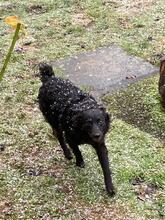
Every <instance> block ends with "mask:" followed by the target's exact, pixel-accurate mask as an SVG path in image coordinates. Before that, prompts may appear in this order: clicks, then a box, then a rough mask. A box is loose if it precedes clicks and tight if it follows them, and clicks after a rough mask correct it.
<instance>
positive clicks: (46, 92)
mask: <svg viewBox="0 0 165 220" xmlns="http://www.w3.org/2000/svg"><path fill="white" fill-rule="evenodd" d="M39 70H40V77H41V81H42V86H41V88H40V90H39V96H38V99H39V107H40V110H41V112H42V113H43V115H44V117H45V119H46V121H47V122H48V123H49V124H50V125H51V127H52V129H53V133H54V135H56V137H57V138H58V140H59V143H60V145H61V147H62V149H63V152H64V155H65V157H66V158H67V159H72V155H71V152H70V150H69V148H68V147H67V144H66V143H68V145H69V147H70V148H71V149H72V151H73V153H74V155H75V157H76V165H77V166H79V167H84V160H83V157H82V155H81V152H80V150H79V147H78V146H79V145H80V144H85V143H86V144H90V145H92V146H93V147H94V149H95V150H96V153H97V155H98V158H99V161H100V164H101V167H102V170H103V174H104V180H105V186H106V190H107V193H108V194H109V195H110V196H113V195H114V194H115V191H114V187H113V184H112V178H111V171H110V169H109V161H108V151H107V148H106V146H105V142H104V138H105V134H106V133H107V131H108V128H109V123H110V120H109V115H108V113H106V111H105V109H104V108H103V107H102V106H100V105H99V104H97V102H96V100H95V99H94V98H93V97H92V96H90V95H89V94H87V93H84V92H83V91H81V90H80V89H79V88H77V87H76V86H74V85H73V84H72V83H71V82H70V81H69V80H63V79H61V78H57V77H56V76H54V72H53V69H52V67H51V66H50V65H48V64H46V63H40V64H39Z"/></svg>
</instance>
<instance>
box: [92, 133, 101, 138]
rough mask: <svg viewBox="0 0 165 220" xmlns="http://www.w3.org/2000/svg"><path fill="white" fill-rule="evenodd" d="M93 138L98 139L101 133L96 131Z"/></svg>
mask: <svg viewBox="0 0 165 220" xmlns="http://www.w3.org/2000/svg"><path fill="white" fill-rule="evenodd" d="M93 137H94V139H99V138H100V137H101V134H99V133H97V134H94V135H93Z"/></svg>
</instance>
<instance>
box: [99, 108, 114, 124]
mask: <svg viewBox="0 0 165 220" xmlns="http://www.w3.org/2000/svg"><path fill="white" fill-rule="evenodd" d="M100 110H101V111H102V112H103V114H104V117H105V121H106V122H107V123H108V124H109V123H110V122H111V115H110V114H109V113H107V112H106V109H105V108H104V107H102V106H101V107H100Z"/></svg>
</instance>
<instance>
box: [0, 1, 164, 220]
mask: <svg viewBox="0 0 165 220" xmlns="http://www.w3.org/2000/svg"><path fill="white" fill-rule="evenodd" d="M147 2H148V3H144V2H143V3H142V2H141V1H138V0H137V1H131V0H130V1H128V3H129V7H128V5H127V4H126V3H121V1H117V0H114V1H106V0H105V1H101V0H97V1H91V0H86V1H73V0H69V1H65V0H57V1H45V0H42V1H39V2H38V1H37V0H36V1H35V0H32V1H31V2H30V3H29V2H27V1H25V0H22V1H17V0H13V1H12V2H8V1H5V0H1V3H0V19H1V20H0V36H1V37H0V45H1V51H0V58H1V59H2V58H3V57H4V56H5V54H6V51H7V48H8V46H9V45H10V43H9V42H10V40H11V38H12V37H11V35H12V32H11V31H10V30H9V29H8V27H7V26H5V24H4V23H3V22H2V20H3V19H4V18H5V17H6V16H9V15H14V14H16V15H19V16H20V17H21V20H23V21H24V23H26V24H27V26H28V33H29V34H28V37H27V38H26V39H20V40H19V42H18V44H17V46H16V50H15V52H14V54H13V56H12V59H11V62H10V64H9V66H8V69H7V72H6V75H5V77H4V80H3V81H2V83H1V85H0V94H1V99H0V106H1V108H0V133H1V138H0V145H1V146H4V148H5V149H4V151H1V158H0V170H1V173H0V198H1V199H0V218H1V219H12V220H15V219H39V218H41V219H83V218H84V219H114V220H120V219H121V220H123V219H153V220H157V219H159V220H160V219H163V217H164V215H165V207H164V204H165V200H164V198H165V195H164V189H165V176H164V169H163V168H164V157H163V156H164V133H163V130H164V129H163V128H164V126H165V122H164V112H163V110H162V108H161V105H160V104H159V103H160V100H159V96H158V94H157V80H158V79H157V76H156V77H151V78H149V79H146V80H144V81H143V82H142V83H138V84H136V85H132V86H131V87H129V88H128V90H126V91H122V92H118V93H116V94H113V95H108V96H107V97H105V98H104V101H106V102H107V104H108V107H109V109H110V111H111V112H112V113H113V115H114V120H113V123H112V128H111V132H110V133H108V135H107V139H106V142H107V147H108V150H109V155H110V164H111V168H112V171H113V179H114V183H115V186H116V189H117V195H116V197H115V198H113V199H110V198H108V197H107V196H106V193H105V191H104V183H103V176H102V172H101V168H100V166H99V163H98V160H97V157H96V154H95V152H94V151H93V150H92V149H91V148H90V147H88V146H82V147H81V149H82V152H83V155H84V158H85V162H86V168H85V169H78V168H76V167H75V164H74V161H71V162H68V161H66V160H65V159H64V157H63V155H62V152H61V150H60V148H59V146H58V143H57V142H56V140H55V139H54V137H53V135H52V132H51V129H50V127H49V126H48V125H47V124H46V123H45V122H44V119H43V117H42V115H41V113H40V112H39V110H38V104H37V102H36V100H37V93H38V88H39V86H40V82H39V80H38V78H36V77H35V73H36V71H37V70H36V67H35V65H36V64H37V63H38V62H40V61H41V60H48V61H53V60H56V59H58V58H61V57H68V56H70V55H73V54H77V53H79V52H82V51H88V50H92V49H95V48H98V47H103V46H108V45H111V44H112V43H116V44H118V45H120V46H122V47H123V48H124V49H125V50H127V51H128V53H131V54H134V55H137V56H140V57H142V58H144V59H146V60H148V61H150V62H151V63H154V64H157V63H158V61H159V57H160V56H162V54H163V53H164V45H165V44H164V39H165V38H164V37H165V36H164V30H163V28H164V16H165V15H164V7H165V6H164V1H163V0H159V1H157V3H154V1H147ZM141 4H142V5H141ZM139 5H140V6H139ZM77 15H78V16H77ZM56 74H58V75H60V76H62V73H61V72H60V71H57V73H56ZM135 94H136V95H135ZM123 97H124V98H123ZM130 97H131V98H130ZM132 97H133V98H132ZM130 104H131V105H130ZM135 116H136V117H135ZM138 121H139V122H140V123H137V122H138ZM144 122H145V123H144Z"/></svg>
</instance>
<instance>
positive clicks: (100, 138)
mask: <svg viewBox="0 0 165 220" xmlns="http://www.w3.org/2000/svg"><path fill="white" fill-rule="evenodd" d="M91 138H92V141H93V142H95V143H98V144H99V143H102V142H103V140H104V137H103V135H101V134H97V135H96V134H95V135H92V137H91Z"/></svg>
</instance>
